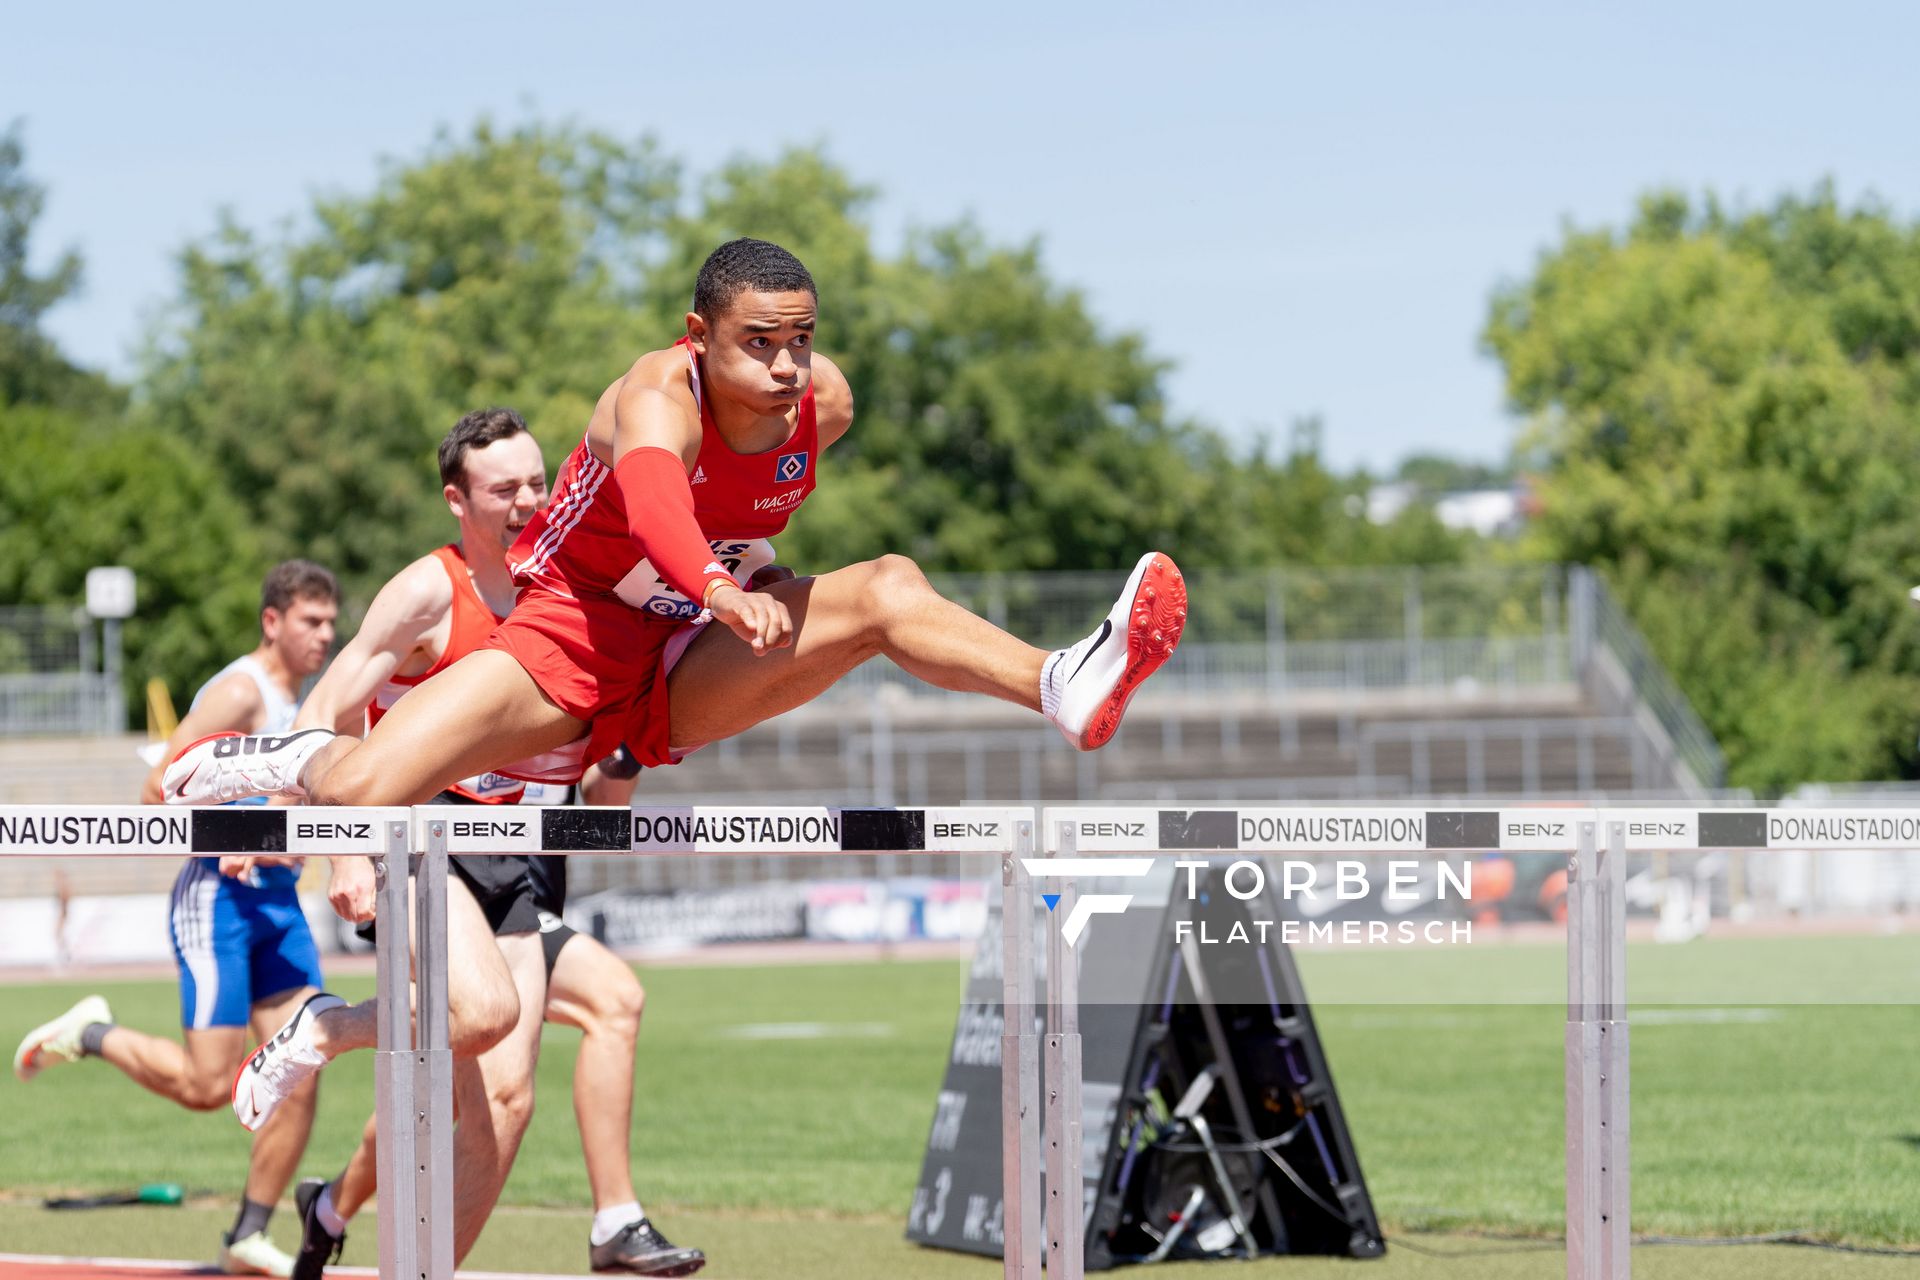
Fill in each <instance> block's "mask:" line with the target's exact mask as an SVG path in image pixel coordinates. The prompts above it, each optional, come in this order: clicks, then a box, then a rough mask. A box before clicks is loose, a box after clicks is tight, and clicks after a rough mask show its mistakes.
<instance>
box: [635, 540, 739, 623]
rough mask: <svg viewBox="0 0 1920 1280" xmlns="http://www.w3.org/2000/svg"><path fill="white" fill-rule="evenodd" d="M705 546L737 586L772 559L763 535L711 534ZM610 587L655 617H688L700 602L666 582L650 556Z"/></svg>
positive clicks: (697, 613) (698, 608) (693, 615)
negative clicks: (725, 535) (716, 535)
mask: <svg viewBox="0 0 1920 1280" xmlns="http://www.w3.org/2000/svg"><path fill="white" fill-rule="evenodd" d="M707 547H708V548H709V550H711V551H712V553H713V558H714V559H715V560H716V561H718V562H719V564H720V567H721V568H722V569H725V570H726V571H727V573H728V574H729V575H730V576H731V577H732V578H733V580H734V583H735V584H736V585H738V586H741V587H744V586H746V585H747V579H749V578H751V577H753V575H754V573H755V572H756V571H758V570H759V569H761V568H763V567H765V566H766V565H769V564H772V563H773V543H771V542H769V541H767V540H766V539H765V538H752V539H746V538H715V539H712V540H711V541H709V542H708V543H707ZM613 590H614V594H615V595H617V596H619V597H620V598H621V599H622V600H624V601H626V602H627V603H628V604H630V605H632V606H633V607H634V608H636V609H641V610H644V611H645V612H647V613H650V614H652V615H653V616H654V617H656V618H667V619H672V620H676V621H690V620H692V619H694V618H697V617H699V616H700V612H701V611H700V603H699V602H698V601H696V600H689V599H687V598H686V597H685V596H683V595H681V594H680V593H679V592H678V591H676V590H674V589H673V588H672V587H670V586H668V585H667V583H666V581H665V580H664V579H662V578H661V577H660V574H659V572H658V571H657V570H655V569H654V567H653V562H652V561H651V560H642V561H641V562H640V563H639V564H637V565H635V566H633V568H632V569H631V570H629V571H628V573H627V576H626V577H624V578H622V579H620V581H619V582H618V583H616V584H615V586H614V588H613Z"/></svg>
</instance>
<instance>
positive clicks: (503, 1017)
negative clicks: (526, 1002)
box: [447, 971, 520, 1058]
mask: <svg viewBox="0 0 1920 1280" xmlns="http://www.w3.org/2000/svg"><path fill="white" fill-rule="evenodd" d="M502 976H503V977H504V971H503V973H502ZM519 1021H520V993H519V992H517V991H515V990H514V989H513V983H512V982H511V981H510V980H508V981H482V982H476V983H471V984H466V985H464V986H463V988H462V989H461V990H460V992H459V993H458V994H457V995H456V994H454V993H452V992H450V993H449V995H448V1000H447V1043H448V1045H449V1046H450V1047H451V1048H452V1049H453V1051H454V1053H455V1054H457V1055H459V1056H460V1057H463V1058H476V1057H479V1056H480V1055H481V1054H483V1053H485V1052H486V1051H487V1050H489V1049H491V1048H493V1046H495V1045H497V1044H499V1043H500V1042H501V1041H502V1040H505V1039H506V1038H507V1036H508V1034H509V1033H511V1032H512V1031H513V1028H514V1026H515V1024H516V1023H518V1022H519Z"/></svg>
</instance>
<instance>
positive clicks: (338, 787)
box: [306, 750, 379, 804]
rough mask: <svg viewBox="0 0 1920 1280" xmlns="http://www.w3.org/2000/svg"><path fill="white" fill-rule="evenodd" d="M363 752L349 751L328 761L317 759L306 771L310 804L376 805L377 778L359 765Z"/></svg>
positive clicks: (363, 766) (377, 801)
mask: <svg viewBox="0 0 1920 1280" xmlns="http://www.w3.org/2000/svg"><path fill="white" fill-rule="evenodd" d="M362 754H364V753H362V752H360V751H358V750H352V751H348V752H346V753H344V754H342V755H340V756H337V757H335V758H334V759H332V760H331V761H324V760H320V759H319V758H317V757H316V759H315V763H314V766H312V767H310V768H309V769H308V770H307V775H306V783H307V802H308V803H309V804H378V803H379V798H378V797H377V796H376V795H374V794H373V793H374V790H375V789H376V788H377V787H378V785H379V775H378V774H377V773H375V772H374V771H372V770H370V769H369V768H367V767H366V766H365V765H363V764H362V763H360V761H359V759H358V757H359V756H361V755H362Z"/></svg>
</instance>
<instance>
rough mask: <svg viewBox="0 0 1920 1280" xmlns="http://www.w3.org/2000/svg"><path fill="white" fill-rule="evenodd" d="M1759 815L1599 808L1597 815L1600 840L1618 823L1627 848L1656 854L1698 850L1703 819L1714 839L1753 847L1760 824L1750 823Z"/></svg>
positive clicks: (1681, 810)
mask: <svg viewBox="0 0 1920 1280" xmlns="http://www.w3.org/2000/svg"><path fill="white" fill-rule="evenodd" d="M1760 816H1761V815H1760V814H1757V813H1754V814H1739V813H1700V812H1696V811H1695V810H1692V809H1602V810H1601V811H1600V813H1599V818H1600V822H1601V833H1602V835H1603V837H1604V834H1605V829H1606V828H1607V827H1609V826H1611V825H1613V824H1614V823H1616V822H1617V823H1619V824H1620V826H1621V828H1622V829H1623V831H1624V833H1625V836H1626V847H1627V848H1628V849H1650V850H1658V851H1665V850H1672V849H1698V848H1700V847H1701V846H1702V845H1703V844H1704V843H1705V842H1704V841H1702V840H1701V838H1700V837H1701V825H1700V823H1701V819H1703V818H1705V819H1707V826H1708V827H1709V828H1711V829H1712V830H1711V832H1710V833H1711V834H1713V835H1714V836H1716V837H1717V838H1719V839H1722V840H1725V839H1727V838H1728V837H1730V836H1737V837H1739V843H1740V845H1742V846H1752V845H1753V844H1754V842H1755V841H1756V840H1761V839H1763V836H1764V833H1763V830H1762V825H1761V824H1760V823H1757V822H1754V821H1752V819H1755V818H1758V817H1760Z"/></svg>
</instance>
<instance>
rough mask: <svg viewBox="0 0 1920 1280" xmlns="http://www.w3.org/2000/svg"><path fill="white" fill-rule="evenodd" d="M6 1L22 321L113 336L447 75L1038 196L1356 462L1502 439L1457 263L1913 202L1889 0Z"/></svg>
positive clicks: (353, 173)
mask: <svg viewBox="0 0 1920 1280" xmlns="http://www.w3.org/2000/svg"><path fill="white" fill-rule="evenodd" d="M7 29H8V35H9V43H10V44H12V45H14V48H13V49H12V50H10V56H9V57H8V59H7V64H8V65H7V74H6V76H5V78H4V80H0V120H5V119H10V118H14V117H25V118H26V120H27V124H28V135H27V137H28V159H29V165H30V168H31V171H32V172H33V173H34V175H35V176H36V177H37V178H39V179H40V180H41V181H42V182H43V183H45V184H46V185H47V187H48V188H49V198H48V206H47V213H46V216H45V218H44V219H43V221H42V223H41V227H40V231H39V233H38V237H37V240H38V245H39V248H40V249H41V250H42V251H43V252H46V253H50V252H51V251H53V250H54V249H56V248H59V247H62V246H66V245H73V246H75V247H77V248H79V249H80V250H81V251H82V252H83V254H84V255H85V257H86V259H87V267H88V275H87V291H86V294H85V296H84V297H82V298H81V299H79V300H78V301H76V302H72V303H69V304H67V305H65V306H63V307H62V308H61V309H60V310H58V311H57V312H55V313H54V314H53V316H52V317H50V319H49V328H50V329H51V330H52V332H53V334H54V335H55V337H56V338H58V339H59V341H60V342H61V343H62V344H63V345H64V346H65V347H66V349H67V350H68V351H69V352H70V353H71V354H72V355H74V356H75V357H76V358H78V359H80V360H82V361H83V362H86V363H90V364H95V365H99V366H103V367H107V368H110V369H113V370H115V371H116V372H121V373H125V372H127V371H128V370H129V369H130V368H131V367H132V359H131V353H132V350H133V347H134V344H135V342H136V341H137V338H138V336H139V334H140V332H141V329H142V325H143V323H144V321H145V318H146V317H147V316H148V315H150V314H151V312H152V310H153V308H154V307H155V306H156V305H158V304H160V303H162V302H164V300H165V299H166V298H167V297H168V296H169V294H170V292H171V291H172V288H173V267H172V261H171V255H172V253H173V251H174V250H175V249H176V248H177V247H178V246H179V245H181V244H182V243H183V242H185V241H186V240H187V239H189V238H191V237H194V236H198V235H201V234H204V233H205V232H206V231H207V230H208V229H209V228H211V226H212V225H213V220H214V216H215V210H216V209H218V208H219V207H221V206H227V207H231V208H232V209H233V210H235V212H236V213H237V214H238V215H239V217H240V218H241V219H242V220H243V221H244V222H246V223H248V224H250V225H254V226H257V227H259V226H268V225H270V224H272V223H274V222H276V221H277V220H279V219H281V218H284V217H286V216H288V215H291V214H296V213H298V212H300V211H302V210H303V209H305V207H306V206H307V204H308V201H309V199H310V197H311V196H312V195H313V194H314V193H315V192H321V191H341V190H364V189H366V188H367V187H368V186H370V184H371V183H372V182H373V180H374V178H375V176H376V175H377V173H378V168H379V161H380V158H381V157H383V156H387V157H402V158H404V157H407V156H411V155H415V154H417V153H419V152H420V150H421V149H422V148H423V147H424V146H425V145H426V144H427V142H428V141H429V140H430V139H431V138H432V136H433V133H434V131H435V129H436V127H438V126H440V125H443V124H444V125H452V126H454V127H456V128H460V129H464V128H465V127H466V125H467V124H468V123H470V122H471V121H472V120H473V119H475V118H476V117H477V116H479V115H481V114H482V113H491V114H493V115H494V116H495V117H497V118H501V119H507V120H512V119H517V118H521V117H524V116H526V115H529V114H533V115H538V116H540V117H543V118H548V119H556V120H557V119H572V120H575V121H578V122H580V123H582V124H586V125H591V126H594V127H598V128H603V129H607V130H610V131H612V132H615V133H620V134H626V135H638V134H640V133H643V132H652V133H654V134H655V135H656V136H657V137H658V138H659V139H660V141H661V142H662V144H663V145H664V146H665V148H666V149H667V150H668V151H669V152H671V153H673V154H676V155H679V156H681V157H683V158H685V159H686V160H687V161H689V163H690V164H691V165H692V166H693V167H694V169H695V170H696V171H700V170H704V169H707V168H710V167H712V166H713V165H714V164H717V163H718V162H720V161H721V160H723V159H725V158H727V157H728V156H731V155H735V154H740V153H747V154H752V155H760V156H766V155H771V154H773V153H774V152H775V151H777V150H778V149H779V148H780V147H782V146H783V145H785V144H790V143H814V142H824V143H825V144H826V146H827V147H828V149H829V152H830V154H831V155H832V156H833V157H834V158H835V159H836V160H837V161H838V162H839V163H841V164H842V165H844V166H845V167H846V168H847V169H848V170H850V171H851V172H852V173H853V174H854V175H855V176H856V177H857V178H859V179H860V180H862V181H864V182H867V183H870V184H873V185H875V186H877V187H879V188H880V190H881V192H882V201H881V204H880V206H879V209H878V212H877V216H876V229H877V231H878V232H879V234H880V237H881V240H882V243H883V244H895V243H897V242H898V238H899V236H900V233H901V231H902V229H903V228H905V227H906V226H908V225H911V224H915V223H920V224H926V223H933V222H941V221H946V220H949V219H952V218H954V217H956V216H958V215H960V214H962V213H971V214H973V215H974V216H975V217H977V218H978V219H979V220H980V222H981V223H982V224H983V225H985V226H986V228H987V229H988V230H989V231H990V232H991V233H992V234H993V235H995V236H996V237H998V238H1001V239H1007V240H1016V239H1024V238H1026V237H1028V236H1031V235H1036V234H1037V235H1039V236H1040V237H1041V238H1042V240H1043V242H1044V245H1045V255H1046V260H1047V263H1048V265H1049V268H1050V270H1051V271H1052V272H1053V274H1054V275H1055V276H1056V277H1057V278H1059V279H1061V280H1064V281H1066V282H1069V283H1072V284H1074V285H1077V286H1079V287H1081V288H1083V289H1084V290H1085V291H1086V293H1087V294H1088V296H1089V297H1090V299H1091V301H1092V303H1093V306H1094V309H1095V311H1096V313H1097V314H1098V315H1100V316H1101V317H1102V318H1103V320H1104V321H1105V322H1106V323H1107V324H1108V325H1109V326H1111V327H1114V328H1128V329H1137V330H1140V331H1142V332H1144V333H1145V334H1146V336H1147V338H1148V340H1149V343H1150V345H1151V347H1152V349H1153V350H1154V351H1155V352H1156V353H1158V354H1160V355H1162V356H1165V357H1167V358H1170V359H1172V360H1174V361H1175V362H1176V363H1177V365H1178V369H1177V371H1176V373H1175V374H1174V375H1173V377H1172V378H1171V380H1170V383H1169V388H1170V391H1171V394H1172V397H1173V401H1174V404H1175V406H1176V407H1177V408H1178V409H1179V410H1181V411H1183V412H1186V413H1191V414H1193V415H1195V416H1197V417H1199V418H1201V419H1202V420H1204V421H1206V422H1208V423H1210V424H1211V425H1213V426H1215V427H1218V428H1219V429H1221V430H1223V431H1225V432H1226V433H1228V434H1229V435H1230V436H1232V437H1233V438H1235V439H1239V440H1251V439H1253V438H1254V437H1255V435H1256V434H1257V433H1258V432H1259V431H1261V430H1262V429H1269V430H1274V431H1276V432H1282V433H1283V432H1284V430H1285V427H1286V425H1287V424H1288V423H1289V422H1290V421H1291V420H1293V419H1294V418H1296V417H1299V416H1302V415H1306V414H1319V415H1321V416H1322V417H1323V418H1324V420H1325V425H1326V434H1325V447H1326V452H1327V454H1328V456H1329V457H1330V459H1331V460H1332V461H1333V462H1334V463H1336V464H1337V465H1340V466H1342V467H1348V466H1355V465H1362V464H1364V465H1368V466H1371V467H1373V468H1374V469H1376V470H1379V469H1383V468H1386V467H1388V466H1390V465H1391V464H1392V463H1393V461H1394V460H1396V459H1398V458H1399V457H1401V456H1403V455H1405V454H1407V453H1409V452H1414V451H1440V452H1446V453H1451V454H1454V455H1457V456H1463V457H1472V458H1482V459H1492V458H1498V457H1500V456H1502V455H1503V454H1504V452H1505V450H1506V448H1507V446H1508V444H1509V442H1510V440H1511V438H1512V435H1513V430H1514V423H1513V420H1512V419H1511V417H1510V416H1509V415H1508V414H1507V413H1506V411H1505V409H1504V407H1503V405H1502V399H1501V393H1500V380H1499V373H1498V369H1497V368H1496V366H1495V365H1494V364H1493V362H1492V361H1491V360H1489V359H1488V358H1487V357H1485V356H1484V355H1482V354H1480V352H1479V350H1478V333H1479V330H1480V327H1481V325H1482V323H1483V321H1484V319H1485V315H1486V304H1487V298H1488V294H1489V292H1490V291H1491V290H1492V289H1493V288H1494V287H1495V286H1496V285H1497V284H1498V283H1500V282H1501V281H1503V280H1511V279H1514V278H1517V277H1520V276H1523V275H1524V274H1525V273H1526V272H1527V270H1528V268H1529V265H1530V264H1531V263H1532V262H1533V260H1534V258H1535V255H1536V254H1537V253H1538V252H1539V251H1540V250H1541V249H1542V248H1543V247H1545V246H1546V245H1548V244H1550V243H1551V242H1553V241H1554V240H1555V239H1556V237H1557V236H1558V234H1559V229H1560V227H1561V226H1562V224H1563V222H1564V221H1565V220H1567V219H1571V220H1573V221H1574V222H1577V223H1579V224H1581V225H1595V224H1602V223H1605V224H1618V223H1620V222H1621V221H1622V220H1623V219H1625V218H1626V217H1627V216H1629V214H1630V212H1631V210H1632V207H1633V202H1634V200H1635V198H1636V197H1637V195H1638V194H1640V193H1641V192H1643V191H1645V190H1647V189H1649V188H1651V187H1655V186H1661V185H1668V186H1679V187H1681V188H1684V189H1686V190H1689V191H1700V190H1703V189H1706V188H1712V189H1714V190H1716V191H1718V192H1719V193H1720V194H1721V195H1722V196H1724V197H1729V198H1732V199H1734V200H1744V201H1746V202H1748V203H1761V202H1766V201H1769V200H1771V198H1772V197H1773V196H1774V195H1776V194H1778V193H1780V192H1781V191H1784V190H1788V189H1795V190H1804V189H1806V188H1807V187H1808V186H1810V185H1811V184H1812V183H1814V182H1815V181H1817V180H1819V179H1821V178H1823V177H1831V178H1833V179H1834V180H1835V181H1836V183H1837V184H1838V187H1839V189H1840V192H1841V194H1842V196H1843V197H1845V198H1848V199H1854V198H1857V197H1859V196H1861V195H1862V194H1865V193H1868V192H1872V193H1875V194H1877V195H1878V196H1879V197H1881V198H1882V199H1883V200H1884V201H1885V202H1886V203H1887V204H1888V205H1890V206H1891V208H1892V209H1893V210H1894V211H1895V212H1896V213H1897V214H1899V215H1900V216H1901V217H1903V218H1911V217H1913V215H1914V212H1915V210H1916V208H1920V163H1916V161H1917V160H1920V145H1916V143H1915V141H1914V127H1915V126H1914V121H1915V120H1916V119H1917V118H1920V110H1916V109H1917V108H1920V90H1916V89H1915V87H1914V86H1915V84H1916V83H1917V82H1920V78H1916V77H1915V76H1914V75H1913V73H1912V69H1911V66H1910V61H1911V57H1910V55H1911V51H1912V50H1913V49H1915V48H1920V8H1916V7H1911V6H1908V7H1902V6H1897V5H1891V4H1889V5H1882V6H1867V5H1853V6H1847V5H1838V6H1836V5H1827V6H1821V7H1820V8H1819V11H1818V12H1817V13H1816V12H1815V10H1814V8H1813V7H1812V6H1806V5H1793V6H1789V5H1782V4H1767V3H1745V4H1737V5H1735V4H1689V5H1686V6H1677V5H1671V4H1668V5H1653V4H1615V5H1611V6H1608V7H1607V8H1605V9H1604V10H1603V9H1601V8H1599V7H1597V6H1592V7H1586V8H1575V7H1573V6H1564V5H1540V4H1532V5H1519V4H1515V5H1505V6H1495V5H1473V4H1453V5H1446V6H1442V5H1404V6H1376V7H1371V8H1362V7H1358V6H1331V5H1319V6H1254V5H1247V6H1241V5H1195V6H1181V7H1173V8H1169V7H1167V6H1145V5H1139V6H1130V5H1117V4H1103V5H1099V6H1092V5H1087V6H1071V7H1068V6H1058V5H1056V6H1047V5H1036V4H1025V5H1011V4H1002V3H996V2H990V0H989V2H978V3H970V4H966V5H956V6H948V7H946V8H943V9H940V10H930V9H924V8H923V7H920V6H908V5H897V4H896V5H878V4H875V5H847V6H832V5H826V6H812V7H791V8H789V7H776V6H737V7H736V6H721V5H691V4H688V5H678V6H673V7H670V8H668V7H642V6H637V5H595V4H572V5H566V6H558V7H556V8H555V11H553V12H548V13H535V12H534V11H533V10H532V9H531V8H529V7H527V6H524V5H514V6H508V5H502V4H495V3H472V4H464V5H460V6H443V5H402V4H386V5H370V4H361V3H342V4H335V5H331V6H326V7H324V8H323V9H318V10H316V9H313V8H311V7H306V8H301V7H295V8H286V7H271V6H258V5H246V6H242V5H229V4H203V5H189V6H150V5H142V6H138V7H134V6H124V7H119V8H116V7H114V6H55V5H34V6H31V7H27V8H23V9H20V10H18V11H16V12H15V13H13V14H12V15H10V17H9V19H8V22H7ZM827 303H828V312H827V315H826V317H825V319H826V321H827V323H828V324H829V325H830V323H831V299H828V300H827ZM822 336H823V343H822V345H823V347H824V348H825V349H826V350H828V351H831V350H832V342H831V337H830V331H829V332H823V335H822ZM619 359H620V360H624V354H622V355H620V356H619Z"/></svg>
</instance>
